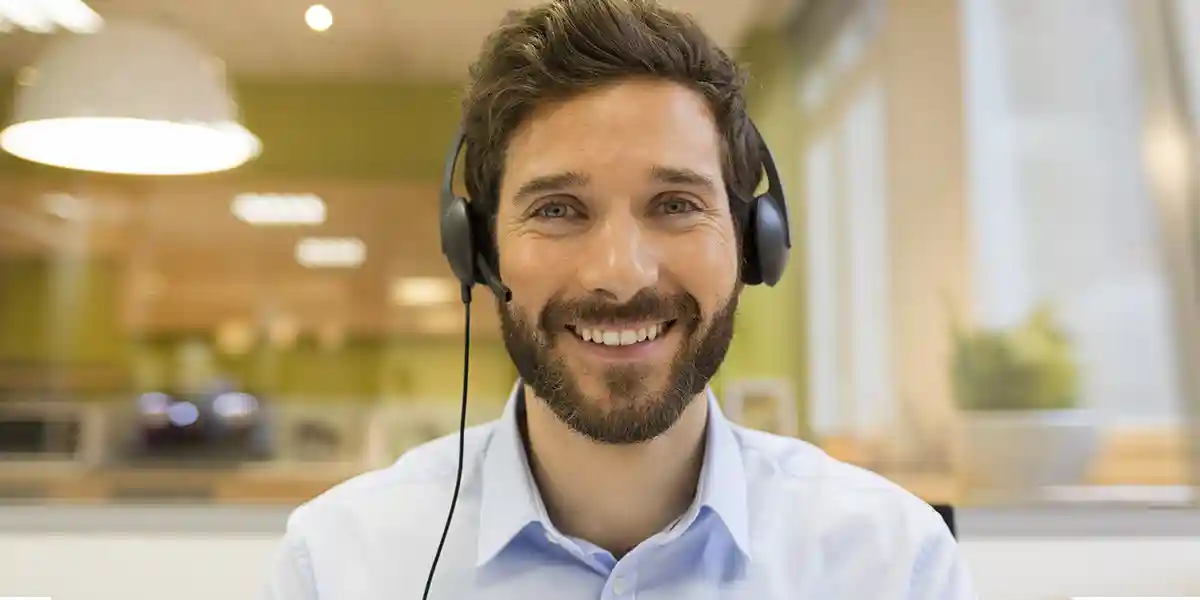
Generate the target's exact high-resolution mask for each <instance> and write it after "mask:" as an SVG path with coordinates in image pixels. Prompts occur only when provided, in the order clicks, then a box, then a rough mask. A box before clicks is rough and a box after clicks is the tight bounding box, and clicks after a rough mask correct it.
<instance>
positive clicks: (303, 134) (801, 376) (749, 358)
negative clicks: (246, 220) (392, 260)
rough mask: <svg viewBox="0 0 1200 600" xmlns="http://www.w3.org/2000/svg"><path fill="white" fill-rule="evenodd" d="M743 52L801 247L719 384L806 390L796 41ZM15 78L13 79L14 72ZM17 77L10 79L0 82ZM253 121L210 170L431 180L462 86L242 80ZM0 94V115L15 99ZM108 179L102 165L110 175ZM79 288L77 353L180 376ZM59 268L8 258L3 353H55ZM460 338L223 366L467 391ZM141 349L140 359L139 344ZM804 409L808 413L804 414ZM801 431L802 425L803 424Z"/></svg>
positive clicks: (270, 375)
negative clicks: (250, 155)
mask: <svg viewBox="0 0 1200 600" xmlns="http://www.w3.org/2000/svg"><path fill="white" fill-rule="evenodd" d="M748 42H749V43H747V44H746V45H745V47H744V48H743V49H742V51H741V52H740V57H741V58H742V59H743V60H744V61H746V62H747V63H748V64H749V65H750V69H751V75H752V89H751V90H750V98H749V102H750V109H751V113H752V114H753V116H754V118H755V122H756V123H757V124H758V126H759V128H760V129H761V130H762V131H763V133H764V135H765V136H766V137H767V139H768V141H769V142H770V144H771V147H772V150H773V152H774V156H775V159H776V161H777V164H778V167H779V169H780V172H781V174H782V177H783V178H784V184H785V186H786V187H787V188H788V189H789V190H792V192H793V193H792V194H791V200H792V201H791V203H790V208H791V210H792V221H793V226H794V233H797V235H794V237H793V239H794V248H793V250H792V257H791V264H790V267H789V269H788V273H787V275H786V276H785V278H784V281H783V282H781V283H780V284H779V285H778V286H776V287H775V288H749V289H747V290H746V292H745V295H744V297H743V300H742V304H741V311H740V313H739V321H738V331H737V336H736V338H735V341H734V345H733V348H732V349H731V353H730V356H729V359H728V361H727V363H726V365H725V367H724V369H723V370H722V373H721V374H720V375H719V377H718V380H717V382H716V386H717V389H718V390H720V387H721V385H722V384H723V383H725V382H728V381H731V380H734V379H741V378H784V379H786V380H788V381H789V382H790V383H791V384H792V386H793V388H794V389H795V392H796V393H797V395H798V396H799V397H800V398H801V399H803V398H804V395H805V393H806V391H807V384H806V380H805V364H806V358H805V351H806V348H807V345H806V340H805V337H804V294H803V288H802V285H801V282H802V277H803V273H802V272H803V267H804V260H803V240H802V239H801V238H800V236H799V235H798V232H799V231H800V223H801V217H802V215H801V214H800V213H801V210H800V208H801V202H800V201H799V199H800V196H799V193H798V190H800V189H801V188H800V185H799V173H798V163H799V161H798V159H797V148H796V141H797V140H796V138H797V137H798V136H797V135H796V132H797V130H798V111H797V110H796V108H795V107H796V106H797V104H796V101H795V97H794V96H795V89H796V85H795V76H796V72H797V71H798V69H796V68H795V65H794V60H793V59H792V56H794V52H791V51H790V50H789V47H788V43H787V40H786V39H785V38H784V36H783V35H782V34H780V33H777V32H767V31H760V32H756V33H755V34H754V35H752V36H749V37H748ZM9 81H11V80H9ZM0 85H6V87H7V86H11V83H7V84H0ZM235 89H236V90H237V95H238V100H239V104H240V105H241V107H242V110H243V118H244V120H245V122H246V125H247V126H248V127H249V128H250V129H251V130H252V131H254V132H255V133H256V134H257V135H259V136H260V137H261V138H262V140H263V144H264V152H263V154H262V155H261V156H260V157H259V158H258V159H257V160H255V161H254V162H252V163H251V164H249V165H247V166H245V167H243V168H242V169H239V170H238V171H237V172H234V173H227V174H221V175H210V176H204V177H221V178H239V177H247V178H254V177H264V176H265V177H281V178H293V179H357V180H364V179H373V180H435V179H436V178H437V177H439V171H440V168H441V161H442V159H443V154H444V151H445V150H446V144H447V141H448V137H449V134H450V132H452V131H453V129H454V127H455V126H456V120H457V115H458V94H459V88H458V86H456V85H451V84H401V83H380V84H364V83H337V84H333V83H319V82H279V81H261V80H255V81H246V80H243V81H237V82H235ZM8 99H9V98H8V96H7V95H5V96H4V97H3V98H0V114H5V115H7V113H8V107H7V106H6V105H5V104H4V102H6V101H7V100H8ZM0 177H18V178H24V177H36V178H39V179H51V180H53V179H68V178H69V179H76V180H77V179H80V178H87V177H97V176H93V175H82V174H78V173H71V172H67V171H62V170H58V169H53V168H48V167H42V166H39V165H32V164H30V163H26V162H24V161H21V160H19V159H16V158H13V157H11V156H8V155H4V154H0ZM100 177H104V176H100ZM84 271H86V272H87V273H88V275H87V276H86V277H84V278H83V280H84V281H86V282H88V283H87V285H84V286H83V287H82V288H81V289H80V290H79V291H77V292H76V293H77V294H85V295H86V298H84V300H83V301H81V302H79V304H78V306H79V307H80V310H79V311H78V312H77V313H76V319H77V323H76V324H75V325H73V330H75V331H77V333H76V334H75V335H74V336H73V337H71V338H70V340H71V343H70V344H69V345H70V348H71V350H70V352H69V354H68V355H67V357H68V359H69V360H77V359H78V360H82V359H84V358H87V359H89V360H100V361H103V360H109V361H112V362H114V363H118V364H125V365H128V366H129V368H131V369H132V368H134V366H135V365H134V363H137V367H138V369H139V372H141V373H143V379H144V378H145V377H147V375H145V374H146V373H150V374H151V375H149V376H148V377H150V378H151V379H153V378H154V377H158V378H159V379H165V380H166V381H169V380H170V378H171V367H170V364H171V361H170V358H169V357H170V355H171V352H172V347H173V346H172V345H173V344H177V343H178V342H179V339H181V338H179V337H178V336H177V337H176V338H175V339H174V340H171V339H158V340H154V341H142V342H138V343H132V341H131V340H127V339H126V337H125V336H124V335H123V334H121V333H120V332H119V328H118V306H119V298H118V295H117V294H118V288H117V287H116V285H115V279H114V278H113V277H112V276H111V274H112V273H113V271H112V269H111V268H109V267H105V266H101V265H92V266H89V267H88V268H86V269H84ZM51 272H53V269H51V268H50V267H49V266H48V265H47V264H45V263H41V264H39V263H36V262H30V261H25V262H11V261H10V262H8V263H0V359H9V360H11V359H19V358H33V359H39V358H41V359H44V358H47V357H50V356H52V354H51V348H50V346H49V341H48V340H49V339H50V338H49V337H48V336H47V335H46V332H47V329H46V325H45V324H46V323H47V322H49V321H50V319H51V315H52V312H51V311H52V307H53V306H54V298H53V293H52V292H51V290H52V289H54V288H52V287H50V286H49V285H48V282H50V281H51V280H52V277H51V276H50V273H51ZM459 343H460V342H459V341H458V340H457V339H444V340H441V339H439V340H399V341H397V340H390V341H389V340H376V341H352V342H351V343H350V344H349V345H348V346H347V347H346V348H344V349H343V350H340V351H338V352H328V351H323V350H321V349H319V348H317V347H315V346H314V345H312V344H304V343H301V344H300V345H298V346H297V347H296V348H295V349H293V350H290V351H288V352H282V353H279V352H276V353H274V354H270V353H268V354H264V352H265V351H258V352H255V353H252V354H251V355H249V356H247V357H243V358H240V359H231V358H229V357H224V358H220V359H219V360H218V361H217V362H218V363H219V366H220V367H221V368H223V369H225V370H226V371H227V372H229V373H231V374H234V375H236V376H238V377H240V378H242V379H244V380H245V381H247V382H248V383H249V382H254V383H257V384H260V385H264V386H267V385H269V387H271V388H273V389H275V390H278V391H280V392H284V393H295V394H313V395H325V394H327V395H329V396H331V397H355V396H359V397H365V396H371V395H375V394H380V393H387V392H400V393H405V394H408V395H417V396H426V397H445V398H454V397H457V393H458V392H457V390H458V386H459V379H460V374H459V369H460V368H461V351H460V347H459ZM131 347H132V348H134V352H133V353H132V356H133V357H134V360H133V361H131V360H130V358H129V356H130V353H129V349H130V348H131ZM472 372H473V373H474V375H473V376H472V386H473V390H474V391H475V393H473V394H472V396H477V395H478V396H491V395H497V394H498V395H501V396H502V395H503V394H505V393H506V392H507V391H508V386H509V385H510V383H511V380H512V378H513V369H512V367H511V365H510V364H509V363H508V360H507V355H506V354H505V353H504V349H503V346H502V345H501V344H500V343H498V342H496V343H492V344H490V345H489V344H484V343H477V344H473V348H472ZM803 412H804V411H803V410H801V414H803ZM801 425H802V431H803V430H804V427H803V425H804V423H801Z"/></svg>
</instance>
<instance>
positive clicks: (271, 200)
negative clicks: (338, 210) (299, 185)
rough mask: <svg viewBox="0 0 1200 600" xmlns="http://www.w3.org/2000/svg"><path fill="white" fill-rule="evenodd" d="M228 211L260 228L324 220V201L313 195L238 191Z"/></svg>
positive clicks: (306, 223) (318, 223) (315, 223)
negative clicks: (243, 192) (241, 192)
mask: <svg viewBox="0 0 1200 600" xmlns="http://www.w3.org/2000/svg"><path fill="white" fill-rule="evenodd" d="M230 210H231V211H232V212H233V215H234V216H235V217H237V218H238V220H239V221H242V222H245V223H249V224H251V225H257V226H263V227H269V226H286V225H320V224H322V223H324V222H325V201H324V200H322V199H321V198H320V197H319V196H317V195H315V194H251V193H247V194H238V195H237V196H236V197H234V199H233V202H232V204H231V205H230Z"/></svg>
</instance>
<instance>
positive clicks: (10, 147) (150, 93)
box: [0, 21, 261, 175]
mask: <svg viewBox="0 0 1200 600" xmlns="http://www.w3.org/2000/svg"><path fill="white" fill-rule="evenodd" d="M32 69H33V70H32V71H31V72H30V75H31V76H30V77H26V78H23V81H22V82H21V84H20V85H19V86H18V88H17V96H16V102H15V104H14V107H13V117H12V121H11V122H10V124H9V125H8V127H7V128H5V129H4V130H3V131H2V132H0V148H3V149H4V150H5V151H7V152H9V153H11V154H13V155H16V156H19V157H21V158H24V159H26V160H29V161H33V162H38V163H43V164H47V165H53V166H56V167H63V168H67V169H77V170H82V171H95V172H101V173H119V174H126V175H189V174H199V173H215V172H218V171H226V170H229V169H233V168H236V167H238V166H240V165H242V164H244V163H246V162H247V161H249V160H251V159H253V158H254V157H256V156H257V155H258V153H259V151H260V149H261V144H260V142H259V140H258V138H257V137H255V136H254V134H252V133H251V132H250V131H248V130H247V129H246V128H245V127H243V126H242V125H241V124H240V123H239V122H238V108H237V105H236V103H235V102H234V100H233V97H232V95H231V93H230V90H229V85H228V83H227V81H226V78H225V69H224V65H223V63H222V62H221V61H220V60H219V59H217V58H216V57H214V56H212V55H210V54H208V53H207V52H205V51H204V49H203V48H201V47H200V46H198V45H196V44H195V43H194V42H192V41H191V40H189V39H187V38H185V37H183V36H182V35H180V34H178V33H176V32H175V31H172V30H170V29H166V28H162V27H158V26H155V25H151V24H148V23H141V22H135V21H124V22H122V21H117V22H112V21H108V22H106V23H105V24H104V27H103V28H102V29H101V30H100V31H99V32H97V33H95V34H91V35H64V36H61V37H60V38H58V39H56V40H54V41H53V42H51V45H50V47H49V48H48V49H47V51H46V52H45V53H44V54H43V55H42V56H41V57H40V59H39V60H38V62H37V63H36V64H35V65H33V67H32Z"/></svg>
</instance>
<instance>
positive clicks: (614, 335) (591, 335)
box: [567, 320, 675, 346]
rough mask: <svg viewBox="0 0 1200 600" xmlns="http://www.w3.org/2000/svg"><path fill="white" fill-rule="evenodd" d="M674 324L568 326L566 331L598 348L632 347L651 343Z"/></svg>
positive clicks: (673, 322) (672, 321) (671, 322)
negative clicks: (634, 326)
mask: <svg viewBox="0 0 1200 600" xmlns="http://www.w3.org/2000/svg"><path fill="white" fill-rule="evenodd" d="M674 324H675V321H674V320H671V321H663V322H661V323H653V324H647V325H645V326H641V327H636V328H633V327H628V328H621V327H616V326H607V327H604V326H577V325H568V326H567V329H569V330H570V331H571V333H573V334H575V337H576V338H578V339H580V340H582V341H584V342H590V343H592V344H595V345H598V346H633V345H636V344H644V343H647V342H653V341H654V340H656V339H658V337H659V336H661V335H664V334H666V333H667V332H668V331H670V329H671V326H672V325H674Z"/></svg>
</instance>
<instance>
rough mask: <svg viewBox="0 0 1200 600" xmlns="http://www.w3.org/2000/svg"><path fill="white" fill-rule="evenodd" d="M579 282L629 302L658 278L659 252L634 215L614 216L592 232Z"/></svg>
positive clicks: (584, 253)
mask: <svg viewBox="0 0 1200 600" xmlns="http://www.w3.org/2000/svg"><path fill="white" fill-rule="evenodd" d="M588 237H589V238H590V239H588V241H587V244H586V247H585V249H584V252H582V253H581V256H580V259H581V260H580V261H579V270H578V277H579V283H580V284H581V285H582V286H583V287H584V288H585V289H587V290H588V291H589V292H592V293H596V294H602V295H604V296H607V297H608V298H609V299H611V300H612V301H614V302H627V301H629V300H630V299H631V298H633V296H634V295H635V294H637V293H638V292H640V291H642V290H643V289H645V288H648V287H651V286H653V285H654V284H655V283H657V281H658V268H659V256H658V254H659V253H658V252H657V250H656V249H655V248H654V247H653V245H652V244H651V243H650V242H651V240H649V239H647V236H646V235H645V233H644V232H643V231H642V229H641V227H640V225H639V224H638V223H637V222H636V220H634V219H624V218H611V219H608V220H607V221H605V222H604V223H602V224H600V225H599V226H598V227H594V228H593V229H592V231H591V232H589V236H588Z"/></svg>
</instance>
